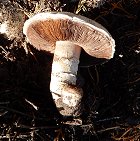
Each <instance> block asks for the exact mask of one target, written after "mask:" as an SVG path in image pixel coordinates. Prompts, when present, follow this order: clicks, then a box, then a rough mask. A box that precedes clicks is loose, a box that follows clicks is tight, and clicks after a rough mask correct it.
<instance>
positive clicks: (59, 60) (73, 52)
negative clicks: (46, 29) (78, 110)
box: [50, 41, 81, 106]
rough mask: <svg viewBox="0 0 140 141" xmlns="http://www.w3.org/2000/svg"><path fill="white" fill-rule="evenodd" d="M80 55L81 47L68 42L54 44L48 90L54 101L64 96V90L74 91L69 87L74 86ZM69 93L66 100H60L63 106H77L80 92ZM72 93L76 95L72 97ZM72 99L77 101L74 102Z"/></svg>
mask: <svg viewBox="0 0 140 141" xmlns="http://www.w3.org/2000/svg"><path fill="white" fill-rule="evenodd" d="M80 53H81V47H80V46H78V45H75V44H73V43H71V42H69V41H57V42H56V48H55V52H54V59H53V64H52V73H51V83H50V90H51V92H52V96H53V99H54V100H57V99H59V98H60V97H62V95H63V96H64V93H65V92H66V89H68V88H70V89H71V90H72V89H75V88H74V87H73V88H72V87H70V86H72V85H73V86H76V76H77V71H78V64H79V57H80ZM71 92H72V94H71ZM71 92H69V94H67V95H68V97H67V100H66V98H64V97H63V99H62V100H63V102H64V103H65V104H70V105H69V106H74V105H76V104H77V101H78V97H79V96H80V94H79V92H80V91H78V93H77V92H74V91H71ZM74 93H77V94H75V95H74ZM74 97H75V98H76V99H77V100H76V101H75V100H74ZM68 99H69V100H68ZM70 99H71V100H70ZM80 99H81V96H80ZM80 99H79V100H80ZM73 101H75V102H73Z"/></svg>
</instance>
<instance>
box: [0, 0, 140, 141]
mask: <svg viewBox="0 0 140 141" xmlns="http://www.w3.org/2000/svg"><path fill="white" fill-rule="evenodd" d="M95 2H96V0H87V1H86V0H81V1H79V0H0V140H2V141H7V140H10V141H27V140H28V141H30V140H31V141H64V140H65V141H91V140H94V141H96V140H97V141H114V140H115V141H138V140H139V139H140V0H106V1H105V0H104V1H103V0H102V1H101V2H100V3H99V2H98V3H96V4H95ZM45 11H67V12H73V13H76V14H80V15H83V16H85V17H88V18H90V19H93V20H95V21H97V22H99V23H100V24H102V25H103V26H104V27H105V28H107V30H108V31H109V32H110V34H111V35H112V37H113V38H114V39H115V42H116V51H115V55H114V58H113V59H111V60H109V61H107V62H105V63H101V62H100V61H97V60H94V59H93V60H90V59H89V60H88V61H89V63H90V66H89V67H85V66H84V67H83V66H82V65H81V66H80V67H79V72H78V73H79V77H81V80H80V81H81V85H82V87H83V90H84V97H83V99H82V105H83V113H82V115H81V116H80V117H77V120H79V119H81V120H82V125H76V124H75V125H68V124H66V123H67V122H66V121H72V120H73V119H72V118H71V117H63V116H62V115H60V114H59V112H58V111H57V109H56V107H55V104H54V102H53V100H52V96H51V93H50V91H49V83H50V74H51V64H52V59H53V56H50V55H49V54H47V53H45V52H43V51H38V50H36V49H34V48H33V47H32V45H30V44H29V43H27V41H26V37H25V35H23V33H22V27H23V24H24V22H25V21H26V20H27V19H28V18H29V17H30V16H32V15H34V14H36V13H39V12H45ZM81 59H82V56H81ZM84 63H85V62H84Z"/></svg>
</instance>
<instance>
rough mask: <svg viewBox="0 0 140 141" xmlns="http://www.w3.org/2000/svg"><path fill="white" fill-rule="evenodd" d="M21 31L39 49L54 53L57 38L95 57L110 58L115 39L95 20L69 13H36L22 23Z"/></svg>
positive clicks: (113, 50)
mask: <svg viewBox="0 0 140 141" xmlns="http://www.w3.org/2000/svg"><path fill="white" fill-rule="evenodd" d="M23 33H24V34H25V35H26V36H27V39H28V41H29V43H31V44H32V45H33V46H34V47H36V48H37V49H38V50H44V51H47V52H49V53H54V51H55V43H56V42H57V41H70V42H72V43H73V44H76V45H78V46H80V47H82V48H83V49H84V51H85V52H86V53H88V54H89V55H91V56H94V57H96V58H106V59H110V58H112V57H113V55H114V52H115V41H114V39H113V38H112V37H111V35H110V34H109V32H108V31H107V30H106V29H105V28H104V27H103V26H102V25H100V24H98V23H97V22H95V21H93V20H91V19H88V18H86V17H83V16H80V15H75V14H73V13H69V12H60V13H56V12H47V13H39V14H37V15H35V16H33V17H31V18H30V19H28V20H27V21H26V22H25V23H24V27H23Z"/></svg>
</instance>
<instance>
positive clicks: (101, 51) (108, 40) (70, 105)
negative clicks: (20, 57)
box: [23, 12, 115, 115]
mask: <svg viewBox="0 0 140 141" xmlns="http://www.w3.org/2000/svg"><path fill="white" fill-rule="evenodd" d="M23 33H24V34H25V35H26V36H27V39H28V42H29V43H31V44H32V45H33V46H34V47H35V48H37V49H38V50H44V51H47V52H49V53H51V54H54V57H53V63H52V72H51V82H50V91H51V92H52V97H53V99H54V101H55V104H56V106H57V108H58V109H59V111H60V113H61V114H63V115H77V114H79V113H77V112H75V111H77V110H78V109H79V107H80V102H81V99H82V96H83V91H82V88H79V87H78V86H77V85H76V80H77V71H78V64H79V58H80V53H81V50H82V49H84V51H85V52H86V53H87V54H89V55H90V56H94V57H96V58H105V59H111V58H112V57H113V55H114V52H115V41H114V39H113V38H112V37H111V35H110V34H109V32H108V31H107V30H106V29H105V28H104V27H103V26H101V25H100V24H98V23H97V22H95V21H93V20H91V19H88V18H86V17H83V16H80V15H75V14H73V13H69V12H60V13H56V12H47V13H39V14H37V15H35V16H33V17H31V18H30V19H28V20H27V21H26V22H25V23H24V27H23Z"/></svg>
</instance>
